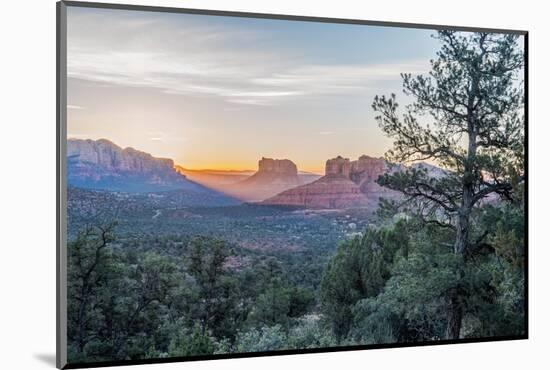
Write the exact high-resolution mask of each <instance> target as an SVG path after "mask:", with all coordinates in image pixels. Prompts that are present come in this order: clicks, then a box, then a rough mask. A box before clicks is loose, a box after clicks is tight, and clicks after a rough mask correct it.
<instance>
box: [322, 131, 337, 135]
mask: <svg viewBox="0 0 550 370" xmlns="http://www.w3.org/2000/svg"><path fill="white" fill-rule="evenodd" d="M332 134H334V131H321V132H319V135H332Z"/></svg>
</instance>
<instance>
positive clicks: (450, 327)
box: [445, 288, 462, 339]
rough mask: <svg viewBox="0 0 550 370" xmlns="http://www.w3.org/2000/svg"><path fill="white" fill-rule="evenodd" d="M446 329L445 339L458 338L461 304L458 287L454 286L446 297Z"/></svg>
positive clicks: (460, 325) (460, 323)
mask: <svg viewBox="0 0 550 370" xmlns="http://www.w3.org/2000/svg"><path fill="white" fill-rule="evenodd" d="M447 304H448V308H447V329H446V330H445V339H459V338H460V328H461V327H462V305H461V304H460V300H459V295H458V289H457V288H454V289H453V290H452V291H451V292H450V294H449V297H448V298H447Z"/></svg>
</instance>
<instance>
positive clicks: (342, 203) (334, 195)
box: [262, 155, 398, 208]
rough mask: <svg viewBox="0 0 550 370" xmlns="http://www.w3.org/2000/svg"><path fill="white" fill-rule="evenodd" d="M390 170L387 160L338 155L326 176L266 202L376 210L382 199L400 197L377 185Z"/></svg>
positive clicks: (327, 168)
mask: <svg viewBox="0 0 550 370" xmlns="http://www.w3.org/2000/svg"><path fill="white" fill-rule="evenodd" d="M388 171H389V168H388V166H387V163H386V161H385V160H384V159H383V158H372V157H369V156H366V155H363V156H361V157H359V159H358V160H356V161H350V160H349V159H348V158H342V157H340V156H338V157H336V158H333V159H329V160H327V163H326V166H325V176H323V177H322V178H320V179H319V180H317V181H314V182H312V183H310V184H307V185H303V186H298V187H295V188H292V189H289V190H286V191H283V192H282V193H280V194H277V195H276V196H274V197H272V198H270V199H267V200H265V201H263V202H262V203H263V204H270V205H291V206H303V207H307V208H352V207H375V206H376V205H377V203H378V200H379V198H380V197H395V196H398V194H397V193H396V192H394V191H391V190H388V189H386V188H383V187H381V186H380V185H378V184H377V183H376V180H377V179H378V177H379V176H380V175H382V174H385V173H387V172H388Z"/></svg>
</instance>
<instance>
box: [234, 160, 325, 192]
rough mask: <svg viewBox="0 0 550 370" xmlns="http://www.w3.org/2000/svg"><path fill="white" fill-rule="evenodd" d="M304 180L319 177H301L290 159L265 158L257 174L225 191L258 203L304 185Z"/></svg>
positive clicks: (259, 165)
mask: <svg viewBox="0 0 550 370" xmlns="http://www.w3.org/2000/svg"><path fill="white" fill-rule="evenodd" d="M304 178H307V179H311V181H313V180H315V179H317V178H318V177H315V176H313V178H311V176H309V177H304V176H301V175H299V174H298V168H297V167H296V164H294V162H292V161H291V160H289V159H273V158H265V157H263V158H262V159H260V160H259V161H258V171H257V172H255V173H254V174H253V175H252V176H250V177H248V178H246V179H244V180H242V181H239V182H237V183H234V184H231V185H230V186H226V187H225V188H224V191H225V192H226V193H227V194H230V195H232V196H235V197H238V198H239V199H242V200H245V201H248V202H256V201H261V200H264V199H267V198H270V197H272V196H274V195H276V194H278V193H280V192H282V191H285V190H287V189H290V188H293V187H296V186H299V185H301V184H303V183H304V182H303V179H304Z"/></svg>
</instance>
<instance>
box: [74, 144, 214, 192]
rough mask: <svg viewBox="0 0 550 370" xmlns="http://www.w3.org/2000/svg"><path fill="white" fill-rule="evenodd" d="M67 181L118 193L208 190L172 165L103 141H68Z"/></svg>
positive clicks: (83, 186) (171, 162)
mask: <svg viewBox="0 0 550 370" xmlns="http://www.w3.org/2000/svg"><path fill="white" fill-rule="evenodd" d="M67 180H68V183H69V185H73V186H78V187H82V188H92V189H106V190H117V191H138V192H141V191H163V190H172V189H187V190H193V191H199V192H200V191H207V189H205V188H204V187H203V186H201V185H198V184H196V183H194V182H191V181H189V180H187V179H186V178H185V176H183V175H181V174H179V173H177V172H176V171H175V170H174V162H173V161H172V160H171V159H167V158H155V157H153V156H152V155H151V154H149V153H145V152H141V151H139V150H136V149H133V148H125V149H122V148H121V147H119V146H118V145H116V144H114V143H112V142H110V141H109V140H106V139H100V140H79V139H69V140H68V141H67Z"/></svg>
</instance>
